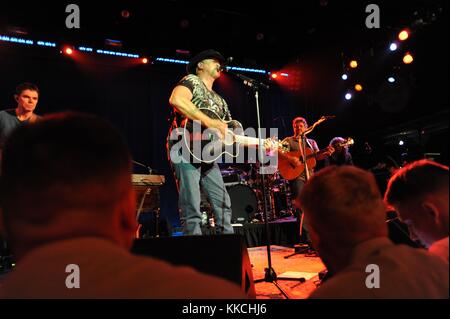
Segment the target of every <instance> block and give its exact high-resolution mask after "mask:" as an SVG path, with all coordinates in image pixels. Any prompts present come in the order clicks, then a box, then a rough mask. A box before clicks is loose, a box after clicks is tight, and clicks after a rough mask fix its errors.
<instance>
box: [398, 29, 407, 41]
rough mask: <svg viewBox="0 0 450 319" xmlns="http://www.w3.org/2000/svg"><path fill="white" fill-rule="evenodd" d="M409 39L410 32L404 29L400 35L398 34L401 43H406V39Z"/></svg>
mask: <svg viewBox="0 0 450 319" xmlns="http://www.w3.org/2000/svg"><path fill="white" fill-rule="evenodd" d="M408 38H409V31H408V30H406V29H404V30H402V31H401V32H400V33H399V34H398V39H399V40H400V41H405V40H406V39H408Z"/></svg>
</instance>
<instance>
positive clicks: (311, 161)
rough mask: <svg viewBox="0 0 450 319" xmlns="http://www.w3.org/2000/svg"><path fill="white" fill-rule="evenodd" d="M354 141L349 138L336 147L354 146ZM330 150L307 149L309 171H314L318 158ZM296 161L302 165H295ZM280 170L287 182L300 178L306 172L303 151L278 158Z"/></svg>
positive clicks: (288, 153) (287, 153)
mask: <svg viewBox="0 0 450 319" xmlns="http://www.w3.org/2000/svg"><path fill="white" fill-rule="evenodd" d="M353 144H354V140H353V139H352V138H351V137H349V138H347V139H346V140H345V141H344V142H342V143H338V144H337V145H336V146H340V147H346V146H349V145H353ZM326 151H328V149H326V148H325V149H322V150H320V151H313V150H312V149H310V148H308V147H307V148H306V150H305V153H306V154H305V155H306V164H307V165H308V167H309V169H313V168H314V167H315V166H316V164H317V160H316V158H317V156H318V155H320V154H323V153H325V152H326ZM295 159H298V160H299V161H300V165H297V164H294V162H296V161H295ZM278 170H279V171H280V175H281V176H282V177H283V178H284V179H287V180H293V179H296V178H297V177H299V176H300V175H301V174H302V173H303V172H304V171H305V164H304V161H303V157H302V154H301V151H293V152H285V153H283V155H279V156H278Z"/></svg>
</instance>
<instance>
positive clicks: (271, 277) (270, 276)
mask: <svg viewBox="0 0 450 319" xmlns="http://www.w3.org/2000/svg"><path fill="white" fill-rule="evenodd" d="M235 75H236V76H237V77H238V78H240V79H241V80H243V81H244V84H245V85H247V86H249V87H251V88H252V89H253V91H254V93H255V101H256V116H257V121H258V139H259V144H260V145H259V147H258V155H259V160H262V154H263V153H262V146H263V145H262V141H261V121H260V115H259V93H258V90H259V87H260V86H262V87H264V88H266V89H268V88H269V87H268V86H267V85H265V84H264V83H261V82H259V81H256V80H254V79H251V78H248V77H246V76H244V75H241V74H235ZM260 173H261V172H260ZM265 187H266V185H265V179H264V174H261V188H262V189H261V191H262V196H263V201H264V206H263V207H264V224H265V230H266V238H267V242H266V246H267V268H265V269H264V278H261V279H257V280H255V281H254V283H255V284H257V283H259V282H270V283H272V284H274V285H275V286H276V287H277V288H278V290H279V291H280V292H281V293H282V294H283V296H284V297H285V298H286V299H289V295H288V294H287V293H286V292H285V291H284V290H283V289H282V288H281V287H280V285H279V284H278V282H277V274H276V272H275V270H274V269H273V268H272V257H271V252H270V246H271V244H270V229H269V221H268V217H269V216H268V213H267V196H266V191H265ZM282 279H285V280H286V279H287V280H300V282H304V278H286V277H283V278H282Z"/></svg>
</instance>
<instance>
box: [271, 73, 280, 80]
mask: <svg viewBox="0 0 450 319" xmlns="http://www.w3.org/2000/svg"><path fill="white" fill-rule="evenodd" d="M270 77H271V78H272V79H276V78H277V77H278V74H276V73H272V74H271V75H270Z"/></svg>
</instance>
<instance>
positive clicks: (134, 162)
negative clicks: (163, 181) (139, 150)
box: [131, 160, 153, 175]
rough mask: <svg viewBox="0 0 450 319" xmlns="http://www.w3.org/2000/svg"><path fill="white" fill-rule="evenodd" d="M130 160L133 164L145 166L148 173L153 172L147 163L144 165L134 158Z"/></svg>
mask: <svg viewBox="0 0 450 319" xmlns="http://www.w3.org/2000/svg"><path fill="white" fill-rule="evenodd" d="M131 162H133V164H136V165H139V166H142V167H145V168H146V169H147V170H148V173H149V174H150V175H152V173H153V169H152V168H151V167H150V166H147V165H145V164H142V163H139V162H136V161H135V160H131Z"/></svg>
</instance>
